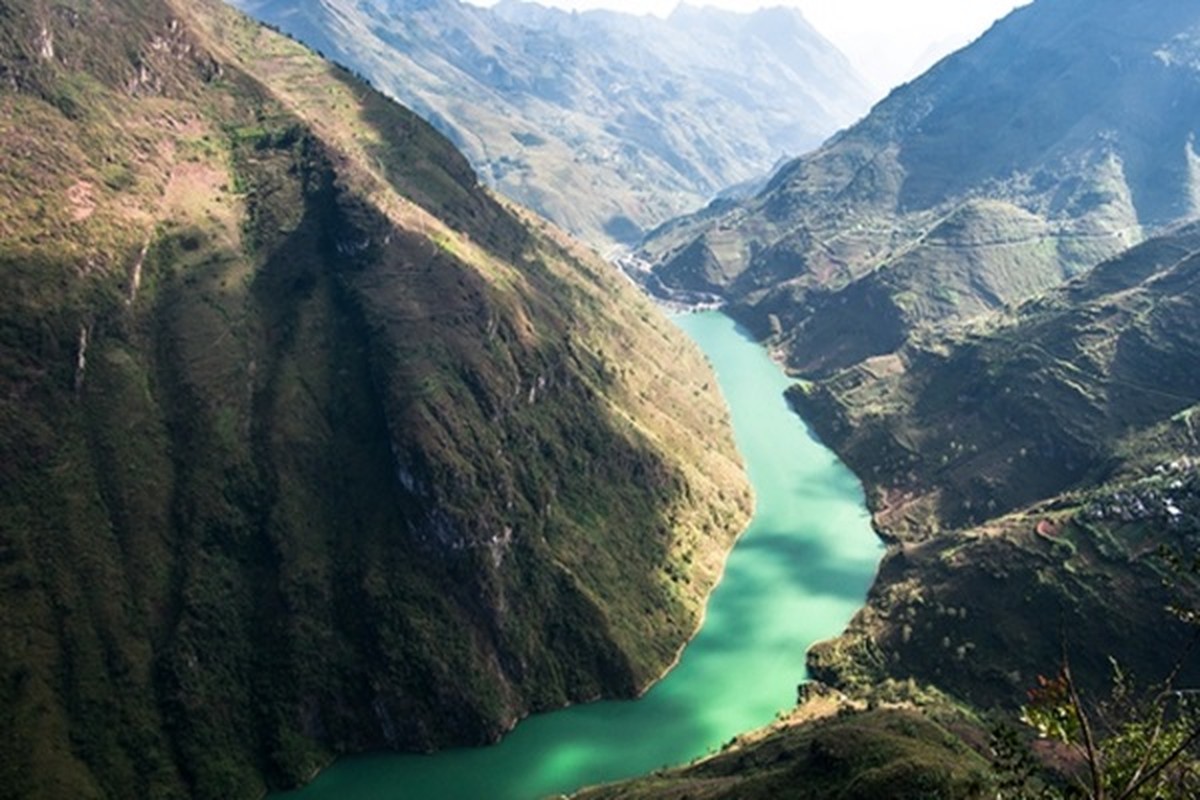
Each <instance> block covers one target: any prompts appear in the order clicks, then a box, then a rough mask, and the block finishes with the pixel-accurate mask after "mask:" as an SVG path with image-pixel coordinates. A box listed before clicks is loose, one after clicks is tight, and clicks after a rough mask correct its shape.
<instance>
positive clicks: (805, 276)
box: [638, 0, 1200, 375]
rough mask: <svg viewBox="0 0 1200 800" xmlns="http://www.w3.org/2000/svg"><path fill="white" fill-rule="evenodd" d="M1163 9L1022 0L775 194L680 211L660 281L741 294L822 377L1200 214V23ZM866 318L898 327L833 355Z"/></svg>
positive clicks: (661, 248) (1189, 14) (803, 366)
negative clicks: (1198, 119)
mask: <svg viewBox="0 0 1200 800" xmlns="http://www.w3.org/2000/svg"><path fill="white" fill-rule="evenodd" d="M1155 8H1156V13H1154V14H1147V13H1145V9H1143V8H1141V7H1140V6H1139V7H1137V8H1134V7H1130V6H1127V5H1121V4H1107V5H1105V6H1104V7H1102V8H1094V7H1092V6H1090V5H1087V4H1082V3H1077V2H1073V1H1072V0H1042V2H1038V3H1034V4H1032V5H1030V6H1026V7H1023V8H1020V9H1018V10H1016V11H1014V12H1012V13H1011V14H1010V15H1009V16H1008V17H1006V18H1005V19H1004V20H1001V21H1000V22H998V23H996V24H995V25H994V26H993V27H992V28H991V29H989V31H988V32H987V33H985V34H984V35H983V36H982V37H981V38H980V39H978V40H977V41H976V42H975V43H973V44H972V45H970V46H968V47H967V48H964V49H963V50H960V51H958V52H957V53H955V54H952V55H951V56H948V57H947V58H945V59H943V60H942V61H941V62H939V63H938V64H937V65H936V66H935V67H934V68H933V69H931V70H930V71H929V72H927V73H926V74H925V75H923V76H921V77H920V78H918V79H916V80H914V81H912V82H910V83H908V84H905V85H904V86H902V87H899V88H897V89H896V90H894V91H893V92H892V93H891V94H890V95H889V96H888V97H887V98H886V99H884V100H883V101H881V102H880V103H879V104H877V105H876V106H875V108H874V109H872V111H871V113H870V114H868V115H867V117H865V118H864V119H863V120H862V121H861V122H859V123H858V124H856V125H855V126H853V127H851V128H849V129H847V130H845V131H843V132H841V133H839V134H836V135H835V136H833V137H832V138H831V139H830V140H829V141H828V142H827V143H826V144H825V145H823V146H822V148H820V149H819V150H817V151H816V152H814V153H813V154H811V155H808V156H804V157H801V158H799V159H796V160H794V161H792V162H791V163H790V164H788V165H785V166H784V167H782V168H781V169H780V170H779V171H777V172H776V174H775V176H774V177H773V179H772V181H771V182H770V183H769V184H768V186H767V187H766V188H765V189H764V190H763V191H762V192H761V193H760V194H759V195H758V196H757V197H756V198H754V199H752V200H749V201H746V202H743V203H740V204H736V205H734V206H732V207H731V208H726V207H716V208H713V209H711V210H709V211H707V212H704V213H701V214H699V215H696V216H695V217H693V218H691V219H690V220H689V219H686V218H685V219H683V220H677V221H675V222H674V223H672V224H671V225H669V226H667V228H666V229H664V230H661V231H658V232H656V233H655V234H653V235H652V236H651V237H650V238H649V239H648V240H647V241H645V242H644V243H643V245H642V248H641V253H640V254H639V255H638V257H639V259H640V260H641V261H643V262H645V263H647V264H648V265H650V266H651V267H652V268H653V269H654V274H655V277H656V280H657V285H658V286H659V287H660V288H659V291H660V292H663V291H665V292H666V293H667V294H670V292H671V290H672V289H678V290H683V291H696V290H699V291H704V292H707V293H710V294H711V293H719V294H721V295H723V296H724V297H725V298H726V299H727V300H728V301H729V303H730V310H731V312H732V313H734V314H735V315H737V316H738V317H739V319H741V320H742V321H744V322H746V323H747V324H749V325H750V326H751V327H752V329H753V330H754V331H755V332H756V333H757V334H758V335H759V336H761V337H764V338H766V337H771V338H772V342H773V345H774V346H776V347H778V348H779V349H781V350H783V351H785V352H786V353H787V354H788V356H789V358H790V361H789V366H790V367H791V368H792V369H793V370H795V371H797V372H801V373H808V374H814V375H816V374H827V373H828V372H829V371H832V370H836V369H838V368H841V367H845V366H849V365H851V364H853V363H856V362H859V361H861V360H863V359H864V358H868V357H871V356H878V355H884V354H887V353H889V352H892V351H893V350H895V348H896V347H897V346H899V344H900V343H901V342H902V341H903V339H904V338H905V337H906V336H907V335H909V334H910V333H911V332H913V331H914V330H918V329H920V328H921V327H922V326H925V325H936V324H941V323H943V322H953V321H955V320H959V319H963V318H967V317H969V316H971V315H972V314H974V313H980V312H982V311H987V310H992V309H996V308H999V307H1002V306H1004V305H1006V304H1016V303H1019V302H1021V301H1022V300H1024V299H1026V298H1028V297H1030V296H1033V295H1034V294H1037V293H1039V292H1041V291H1043V290H1046V289H1049V288H1051V287H1053V286H1054V285H1056V284H1058V283H1060V282H1061V281H1062V280H1064V279H1066V278H1069V277H1070V276H1072V275H1074V274H1076V273H1078V272H1079V271H1081V270H1085V269H1088V268H1090V267H1091V266H1092V265H1093V264H1095V263H1098V262H1099V261H1102V260H1104V259H1105V258H1107V257H1110V256H1113V255H1116V254H1117V253H1119V252H1121V251H1123V250H1124V249H1126V248H1127V247H1128V246H1130V245H1132V244H1136V243H1137V242H1138V241H1140V240H1141V239H1142V238H1143V237H1144V236H1145V235H1146V233H1147V232H1154V231H1156V230H1161V229H1163V228H1164V226H1169V225H1170V224H1173V223H1176V222H1181V221H1185V220H1187V219H1191V218H1193V217H1194V216H1195V215H1196V213H1197V207H1196V206H1195V203H1194V197H1195V185H1196V184H1195V181H1194V177H1195V174H1196V173H1195V171H1194V166H1195V163H1196V162H1195V150H1194V149H1193V148H1194V141H1195V130H1194V127H1195V126H1194V125H1192V123H1191V120H1192V119H1193V116H1192V115H1190V114H1189V113H1188V110H1189V109H1194V108H1197V107H1200V77H1198V75H1197V73H1196V71H1195V70H1194V69H1193V68H1192V67H1190V66H1188V65H1189V64H1191V63H1193V62H1192V61H1191V60H1190V59H1191V56H1189V55H1188V54H1190V53H1192V48H1193V47H1194V44H1192V39H1191V38H1190V37H1191V35H1192V34H1191V33H1190V32H1194V31H1195V30H1196V27H1197V25H1200V20H1197V18H1196V15H1195V13H1194V9H1193V8H1191V7H1189V6H1188V5H1187V4H1186V3H1179V2H1174V0H1159V2H1157V3H1156V4H1155ZM1093 20H1103V21H1104V22H1103V24H1100V23H1096V22H1093ZM964 214H965V215H967V216H966V217H965V218H960V215H964ZM948 223H949V225H947V224H948ZM931 237H932V238H931ZM947 237H952V238H950V239H949V240H948V241H949V244H951V245H952V246H951V247H949V248H946V247H939V246H938V245H939V239H941V240H947ZM847 314H854V315H856V316H858V317H860V318H864V319H869V318H871V317H872V316H874V315H877V314H882V315H883V316H890V317H892V318H893V319H894V324H893V325H890V326H887V327H886V328H884V329H883V330H881V331H878V332H876V331H873V330H871V329H870V328H868V329H867V330H866V331H865V332H862V333H860V334H859V335H858V337H859V341H858V343H857V344H856V345H855V346H853V347H848V348H846V350H845V352H844V353H842V354H839V355H837V356H836V357H833V358H829V357H825V356H822V355H821V354H822V353H825V352H827V351H828V349H829V347H830V346H831V343H833V342H834V341H835V340H836V339H837V337H838V336H839V335H840V334H841V333H844V331H843V330H841V329H840V328H839V324H840V323H839V320H840V319H844V318H845V317H846V316H847ZM805 353H814V354H817V356H816V360H813V358H812V357H810V356H806V355H805Z"/></svg>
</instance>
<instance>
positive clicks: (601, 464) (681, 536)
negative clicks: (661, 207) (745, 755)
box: [0, 0, 749, 798]
mask: <svg viewBox="0 0 1200 800" xmlns="http://www.w3.org/2000/svg"><path fill="white" fill-rule="evenodd" d="M0 109H2V112H3V113H0V654H2V657H0V730H3V731H4V735H3V736H2V737H0V797H12V798H62V797H72V798H91V797H181V796H195V797H206V798H235V797H255V796H259V795H260V794H261V793H262V792H263V790H264V789H265V788H266V786H268V785H273V786H281V785H290V784H294V783H296V782H298V781H301V780H304V779H305V778H307V777H308V776H310V775H311V774H312V773H313V771H314V770H315V769H317V768H318V767H319V766H320V765H321V764H323V763H324V762H325V761H327V760H328V758H329V757H330V756H331V755H332V754H333V753H336V752H342V751H352V750H359V749H363V748H384V747H391V748H405V749H412V748H416V749H422V748H430V747H440V746H445V745H450V744H462V743H479V742H483V741H487V740H489V739H492V738H494V737H496V736H497V735H499V734H500V733H501V732H502V731H504V730H505V729H506V728H507V727H508V726H510V725H511V724H513V722H514V721H515V720H516V719H518V718H519V717H520V716H522V715H523V714H525V713H527V712H529V711H531V710H536V709H541V708H548V707H552V706H557V705H561V704H563V703H567V702H570V701H575V700H581V699H585V698H591V697H595V696H597V695H601V694H622V695H628V694H632V693H634V692H636V691H637V690H638V689H640V688H641V687H644V686H645V685H646V684H647V682H648V681H650V680H651V679H653V678H654V677H656V676H657V675H658V674H659V672H660V671H661V670H662V669H663V668H664V667H665V666H666V665H667V664H668V663H670V661H671V659H672V658H673V656H674V655H675V653H676V651H677V649H678V648H679V646H680V645H681V644H682V643H683V641H684V640H685V638H686V637H687V636H688V635H689V634H690V632H691V630H692V628H693V627H694V625H695V624H696V622H697V618H698V609H699V607H700V602H701V600H702V598H703V597H704V596H705V594H706V593H707V591H708V590H709V589H710V588H711V586H712V585H713V582H714V581H715V580H716V577H717V574H718V572H719V567H720V564H721V561H722V559H723V556H724V553H725V551H726V550H727V549H728V547H729V545H730V543H731V541H732V539H733V537H734V536H735V534H736V532H737V531H738V530H739V529H740V527H741V525H742V524H743V523H744V521H745V519H746V516H747V509H748V505H749V502H748V491H747V488H746V484H745V482H744V479H743V477H742V476H741V474H740V470H739V468H738V465H737V462H736V455H735V453H734V449H733V445H732V441H731V438H730V436H729V432H728V429H727V423H726V420H725V417H724V411H723V409H722V405H721V402H720V398H719V397H718V396H717V394H716V392H715V390H713V389H710V388H709V387H710V386H712V385H714V381H713V378H712V376H711V374H710V373H709V372H708V370H707V369H706V368H705V366H704V364H703V361H702V359H701V357H700V355H699V354H698V352H697V351H696V350H695V349H694V348H693V347H692V346H690V345H689V344H688V343H687V342H686V340H685V339H684V338H683V337H682V336H681V335H680V334H679V333H678V332H677V331H675V330H674V328H673V327H672V326H671V325H670V324H669V323H667V322H666V321H665V320H663V319H662V318H661V317H660V316H659V315H658V314H657V313H656V312H655V310H654V309H653V308H652V306H651V305H650V304H649V303H647V302H645V301H644V300H642V299H640V298H639V297H638V296H637V294H636V292H634V291H633V290H632V288H631V287H629V285H628V283H627V282H625V281H624V280H623V279H620V278H619V276H614V275H613V274H612V273H611V270H609V269H608V268H607V267H606V266H605V265H604V264H602V263H600V262H599V261H598V260H596V259H595V258H593V257H591V256H589V255H587V254H585V253H582V252H580V251H579V250H577V249H574V248H573V247H572V246H571V245H570V244H569V243H567V242H566V241H565V240H564V239H563V238H562V237H561V236H560V235H559V234H558V233H556V232H555V231H554V230H552V229H550V228H548V227H547V226H546V225H545V224H543V223H541V222H538V221H536V220H534V219H532V218H530V217H528V216H527V215H525V214H523V213H521V212H519V211H517V210H515V209H513V208H509V207H507V206H506V205H504V204H503V203H501V202H499V201H498V200H497V199H495V198H494V197H493V196H492V195H491V194H489V193H488V192H487V191H485V190H483V189H481V188H480V187H479V186H478V184H477V180H476V176H475V174H474V173H473V172H472V171H471V169H470V168H469V166H468V164H467V161H466V160H465V159H464V158H463V157H462V156H461V155H460V154H459V153H458V152H457V151H455V150H454V149H453V147H452V146H451V145H450V144H449V143H448V142H447V141H445V140H444V139H443V138H442V137H441V136H440V135H439V134H437V133H436V132H434V130H433V129H432V128H430V127H429V126H428V125H426V124H425V123H424V122H422V121H421V120H420V119H418V118H417V117H416V116H414V115H413V114H411V113H409V112H407V111H405V110H404V109H402V108H400V107H398V106H396V105H394V104H393V103H391V102H390V101H388V100H386V99H384V98H383V97H382V96H380V95H378V94H376V93H374V92H373V91H371V90H369V89H368V88H367V87H366V86H364V85H363V84H361V83H360V82H358V81H357V80H355V79H354V78H352V77H351V76H350V75H349V74H347V73H345V72H344V71H342V70H340V69H338V68H335V67H332V66H330V65H328V64H326V63H324V62H322V61H320V60H318V59H317V58H315V57H314V56H312V55H311V54H310V53H309V52H307V51H306V50H304V49H302V48H301V47H299V46H298V45H296V44H294V43H292V42H289V41H288V40H286V39H285V38H283V37H281V36H278V35H276V34H273V33H270V32H267V31H265V30H263V29H262V28H261V27H260V26H258V25H257V24H256V23H253V22H251V21H250V20H248V19H246V18H244V17H242V16H241V15H239V14H237V13H236V12H234V11H232V10H231V9H229V8H227V7H225V6H223V5H221V4H220V3H217V2H216V1H215V0H188V2H183V0H79V1H78V2H73V3H71V4H67V5H64V4H61V3H55V2H51V1H50V0H16V1H14V0H0Z"/></svg>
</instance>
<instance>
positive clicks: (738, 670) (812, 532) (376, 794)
mask: <svg viewBox="0 0 1200 800" xmlns="http://www.w3.org/2000/svg"><path fill="white" fill-rule="evenodd" d="M675 321H676V323H677V324H678V325H679V326H680V327H681V328H683V330H684V331H686V332H687V333H688V334H689V335H690V336H691V337H692V338H693V339H694V340H695V341H696V342H697V343H698V344H699V345H700V347H701V348H702V349H703V350H704V352H705V353H706V354H707V355H708V357H709V360H710V361H711V362H712V364H713V367H714V368H715V370H716V373H717V377H718V380H719V381H720V384H721V388H722V390H723V391H724V393H725V398H726V400H727V402H728V403H729V406H730V409H731V412H732V415H733V428H734V434H735V437H736V439H737V445H738V448H739V450H740V451H741V453H742V457H743V458H744V459H745V461H746V466H747V470H748V472H749V475H750V480H751V482H752V483H753V485H754V488H755V492H756V496H757V506H756V509H755V514H754V519H753V520H752V521H751V523H750V526H749V527H748V528H747V530H746V532H745V534H744V535H743V537H742V539H741V540H740V542H739V543H738V545H737V547H736V548H734V551H733V553H732V554H731V555H730V558H729V562H728V564H727V566H726V569H725V576H724V578H723V580H722V581H721V584H720V585H719V586H718V587H717V590H716V591H715V592H714V593H713V595H712V597H711V599H710V600H709V604H708V613H707V616H706V618H705V622H704V626H703V628H702V629H701V630H700V632H699V633H698V634H697V635H696V637H695V639H694V640H693V641H692V642H691V644H689V645H688V647H687V649H686V650H685V652H684V654H683V658H682V659H681V660H680V662H679V665H678V666H676V668H675V669H674V670H672V671H671V672H670V674H668V675H667V677H666V678H664V679H663V680H662V681H660V682H659V683H658V684H656V685H655V686H654V687H653V688H651V690H650V691H649V692H647V693H646V695H645V696H644V697H642V698H641V699H639V700H635V701H610V702H600V703H592V704H589V705H583V706H576V707H573V708H569V709H565V710H562V711H556V712H553V713H548V714H542V715H538V716H535V717H531V718H530V719H527V720H525V721H524V722H522V723H521V724H520V725H518V726H517V728H516V730H514V731H513V732H512V733H511V734H509V735H508V736H507V737H505V739H504V740H503V741H502V742H501V743H499V744H497V745H494V746H491V747H483V748H474V749H463V750H449V751H444V752H441V753H437V754H435V755H431V756H423V755H377V756H359V757H354V758H346V759H342V760H340V761H338V762H337V763H336V764H335V765H334V766H332V767H331V768H329V769H327V770H326V771H325V772H323V773H322V774H321V775H320V776H318V778H317V779H316V780H315V781H314V782H313V783H312V784H311V785H310V786H308V787H306V788H305V789H303V790H301V791H298V792H291V793H287V794H284V795H278V798H279V800H283V798H287V800H335V798H336V800H484V799H485V798H486V799H488V800H532V799H533V798H539V797H544V796H546V795H553V794H557V793H565V792H571V791H574V790H576V789H578V788H580V787H582V786H585V785H588V784H593V783H602V782H607V781H611V780H615V779H618V778H622V777H628V776H632V775H638V774H642V773H645V772H649V771H651V770H654V769H657V768H659V767H662V766H667V765H674V764H679V763H683V762H686V761H689V760H691V759H693V758H695V757H696V756H700V755H704V754H705V753H707V752H709V751H712V750H715V749H719V748H720V746H721V745H722V744H723V743H724V742H726V741H728V740H729V739H730V738H732V737H733V736H734V735H735V734H738V733H741V732H743V731H746V730H749V729H751V728H755V727H759V726H761V725H764V724H766V723H768V722H770V721H771V720H772V719H773V718H774V716H775V715H776V713H777V712H778V711H780V710H783V709H786V708H790V707H791V706H792V705H793V704H794V702H795V698H796V685H797V684H798V683H799V682H800V681H801V680H802V679H803V678H804V652H805V650H806V649H807V648H808V646H809V645H810V644H812V643H813V642H815V641H818V640H820V639H825V638H829V637H830V636H834V635H836V634H838V633H840V632H841V630H842V629H843V628H844V627H845V625H846V623H847V622H849V620H850V617H851V616H852V615H853V614H854V612H855V611H856V610H857V609H858V608H859V607H860V606H861V605H862V604H863V601H864V599H865V597H866V592H867V588H868V587H869V585H870V583H871V580H872V578H873V577H874V574H875V570H876V567H877V566H878V563H879V559H880V557H881V556H882V554H883V548H882V545H881V544H880V542H879V540H878V539H877V538H876V536H875V535H874V533H873V532H872V530H871V526H870V520H869V517H868V514H867V511H866V508H865V504H864V501H863V494H862V488H861V486H860V485H859V483H858V480H857V479H856V478H855V477H854V475H853V474H852V473H851V472H850V471H849V470H848V469H847V468H846V467H845V466H844V465H843V464H842V463H841V462H839V461H838V460H837V459H836V458H835V457H834V455H833V454H832V453H831V452H830V451H829V450H828V449H826V448H825V447H823V446H822V445H821V444H820V443H819V442H817V441H816V440H814V439H813V438H812V436H811V435H810V434H809V432H808V430H807V429H806V427H805V425H804V423H803V422H802V421H801V420H800V418H799V417H797V416H796V415H795V414H794V413H792V411H791V410H790V409H789V408H788V406H787V403H786V401H785V400H784V397H783V392H784V390H785V389H786V388H787V387H788V385H789V381H788V379H787V377H786V376H785V375H784V374H783V372H782V370H780V368H779V366H778V365H777V364H775V363H774V362H773V361H771V359H770V358H769V357H768V356H767V354H766V351H765V350H763V349H762V348H761V347H760V346H758V345H757V344H756V343H754V342H753V341H752V340H751V339H749V338H748V337H747V336H745V335H744V334H743V333H742V331H741V330H740V329H739V328H738V327H737V326H736V325H735V324H734V323H733V321H732V320H730V319H729V318H728V317H726V316H725V315H723V314H721V313H719V312H703V313H697V314H688V315H683V316H679V317H677V318H676V319H675Z"/></svg>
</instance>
